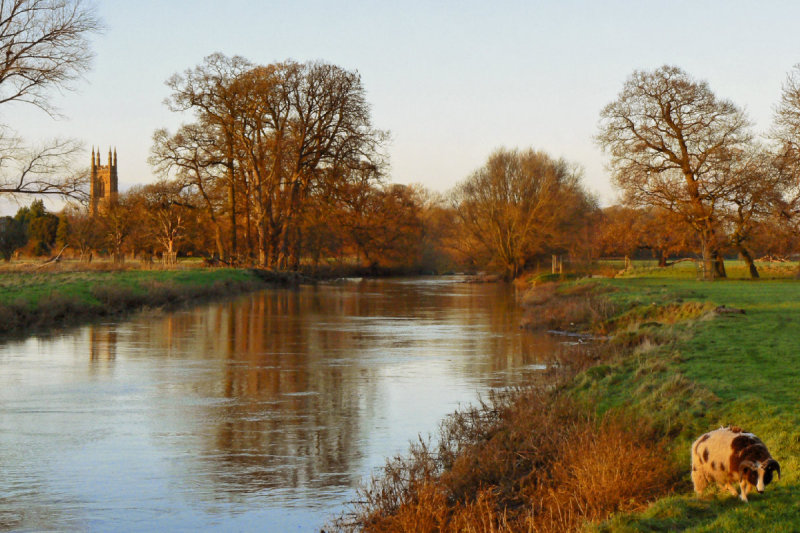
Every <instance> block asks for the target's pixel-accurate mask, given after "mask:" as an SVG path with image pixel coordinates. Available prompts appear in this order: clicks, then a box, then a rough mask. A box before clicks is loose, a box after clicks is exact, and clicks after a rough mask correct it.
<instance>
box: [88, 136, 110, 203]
mask: <svg viewBox="0 0 800 533" xmlns="http://www.w3.org/2000/svg"><path fill="white" fill-rule="evenodd" d="M116 201H117V149H116V148H114V157H113V159H112V157H111V148H109V149H108V165H106V166H101V165H100V150H99V149H98V150H97V159H95V153H94V147H92V174H91V185H90V188H89V214H90V215H92V216H94V215H96V214H97V213H98V211H99V210H101V209H103V208H104V206H107V205H111V204H113V203H115V202H116Z"/></svg>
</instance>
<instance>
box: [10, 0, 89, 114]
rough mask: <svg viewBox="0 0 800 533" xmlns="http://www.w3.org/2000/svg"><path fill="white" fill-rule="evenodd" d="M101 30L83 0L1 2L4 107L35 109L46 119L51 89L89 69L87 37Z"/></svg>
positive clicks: (49, 110) (66, 85) (59, 86)
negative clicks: (14, 103)
mask: <svg viewBox="0 0 800 533" xmlns="http://www.w3.org/2000/svg"><path fill="white" fill-rule="evenodd" d="M101 29H102V25H101V23H100V21H99V19H98V18H97V17H96V16H95V14H94V9H93V7H92V6H90V5H88V4H87V3H86V2H83V1H82V0H11V1H2V2H0V104H4V103H7V102H12V101H19V102H27V103H30V104H33V105H35V106H37V107H39V108H41V109H43V110H44V111H46V112H48V113H53V111H54V107H53V105H52V104H51V102H50V100H49V99H48V96H47V95H48V92H49V91H50V90H51V89H53V88H56V89H60V88H69V84H70V83H71V82H72V81H74V80H76V79H77V78H79V77H80V76H81V75H82V74H83V73H84V72H86V71H87V70H88V69H89V63H90V61H91V59H92V56H93V54H92V51H91V47H90V46H89V40H88V36H89V34H91V33H96V32H98V31H100V30H101Z"/></svg>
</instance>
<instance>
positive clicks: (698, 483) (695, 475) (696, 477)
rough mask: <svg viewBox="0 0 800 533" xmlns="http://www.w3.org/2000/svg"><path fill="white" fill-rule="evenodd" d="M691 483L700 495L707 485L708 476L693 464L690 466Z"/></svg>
mask: <svg viewBox="0 0 800 533" xmlns="http://www.w3.org/2000/svg"><path fill="white" fill-rule="evenodd" d="M692 483H693V484H694V491H695V492H696V493H697V495H698V496H702V495H703V491H704V490H706V487H707V486H708V478H707V477H706V476H705V474H704V473H703V472H701V471H700V470H698V469H697V467H695V466H692Z"/></svg>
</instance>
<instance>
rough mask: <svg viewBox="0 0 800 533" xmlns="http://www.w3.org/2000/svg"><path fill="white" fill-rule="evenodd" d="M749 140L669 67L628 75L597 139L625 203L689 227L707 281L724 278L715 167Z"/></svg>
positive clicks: (744, 129)
mask: <svg viewBox="0 0 800 533" xmlns="http://www.w3.org/2000/svg"><path fill="white" fill-rule="evenodd" d="M750 140H751V134H750V132H749V122H748V120H747V118H746V117H745V115H744V113H743V112H742V111H741V110H740V109H739V108H738V107H737V106H735V105H734V104H733V103H731V102H729V101H727V100H721V99H718V98H717V97H716V96H715V95H714V93H713V92H712V91H711V89H710V88H709V86H708V84H707V83H706V82H704V81H698V80H695V79H693V78H692V77H691V76H689V75H688V74H686V73H685V72H684V71H683V70H681V69H679V68H677V67H673V66H663V67H660V68H658V69H656V70H654V71H635V72H634V73H633V74H632V75H631V77H630V78H628V80H627V81H626V82H625V84H624V86H623V89H622V91H621V92H620V93H619V96H618V97H617V99H616V100H615V101H613V102H611V103H610V104H608V105H607V106H606V107H605V108H604V109H603V110H602V112H601V114H600V132H599V134H598V135H597V141H598V143H599V144H600V145H601V146H602V147H603V148H604V150H606V151H607V152H608V153H609V154H610V155H611V164H610V167H611V170H612V172H613V179H614V181H615V183H616V185H617V186H618V187H620V188H621V189H622V190H623V191H624V193H625V197H626V200H627V201H628V202H629V203H631V204H633V205H636V206H657V207H662V208H664V209H668V210H670V211H674V212H676V213H679V214H680V215H681V216H682V218H683V219H684V220H685V221H686V222H687V223H689V224H690V225H691V226H692V227H693V228H694V229H695V231H696V232H697V233H698V236H699V237H700V241H701V245H702V254H703V265H704V272H705V274H706V276H707V277H709V278H714V277H724V276H725V268H724V263H723V258H722V246H723V244H724V239H722V238H721V237H720V236H719V235H718V232H719V228H718V216H719V213H718V211H719V208H720V205H721V200H722V198H724V196H725V194H726V193H727V192H728V188H729V187H730V180H729V176H728V175H727V174H726V173H724V172H720V169H721V168H724V166H725V164H726V162H727V161H729V158H730V156H731V154H732V153H734V152H736V151H737V150H743V149H744V148H745V147H746V145H747V144H748V143H749V142H750Z"/></svg>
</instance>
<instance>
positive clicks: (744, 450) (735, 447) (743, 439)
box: [692, 426, 781, 502]
mask: <svg viewBox="0 0 800 533" xmlns="http://www.w3.org/2000/svg"><path fill="white" fill-rule="evenodd" d="M773 472H777V473H778V479H780V477H781V465H780V464H778V461H776V460H775V459H773V458H772V456H771V455H770V454H769V451H767V447H766V446H764V443H763V442H761V440H760V439H759V438H758V437H756V436H755V435H753V434H752V433H745V432H743V431H742V429H741V428H738V427H735V426H733V427H726V428H719V429H715V430H714V431H709V432H708V433H706V434H705V435H703V436H701V437H700V438H699V439H697V440H696V441H694V444H692V482H693V483H694V491H695V492H696V493H697V494H698V495H701V494H702V493H703V490H705V488H706V487H707V486H708V484H709V483H710V482H712V481H716V482H717V484H718V485H720V486H721V487H725V488H726V489H728V492H730V493H731V494H733V495H734V496H737V494H736V489H735V488H734V485H733V484H734V483H736V482H738V483H739V487H740V488H741V493H740V494H739V495H738V496H739V497H740V498H741V499H742V501H744V502H746V501H747V493H748V492H750V491H751V490H753V488H754V487H755V489H756V490H757V491H758V493H759V494H761V493H763V492H764V487H766V486H767V485H769V483H770V482H771V481H772V473H773Z"/></svg>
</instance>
